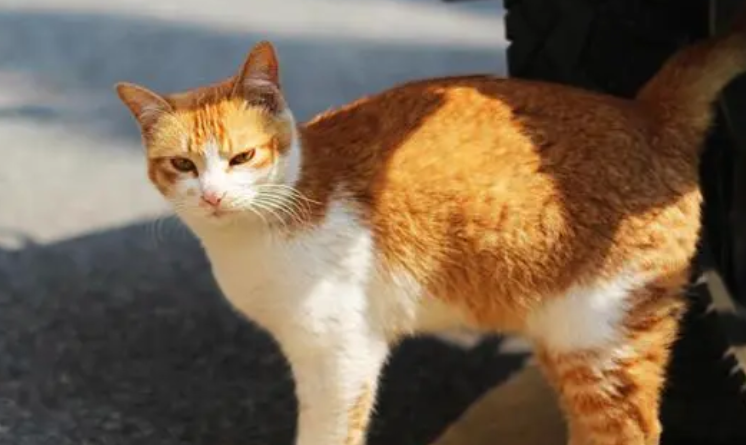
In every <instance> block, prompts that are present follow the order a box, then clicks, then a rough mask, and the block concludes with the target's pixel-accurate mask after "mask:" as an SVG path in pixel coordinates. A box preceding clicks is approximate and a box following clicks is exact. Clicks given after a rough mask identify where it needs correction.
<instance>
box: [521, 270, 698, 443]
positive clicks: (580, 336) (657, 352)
mask: <svg viewBox="0 0 746 445" xmlns="http://www.w3.org/2000/svg"><path fill="white" fill-rule="evenodd" d="M680 283H681V280H680V279H675V280H661V281H658V282H655V283H646V284H644V285H642V286H639V287H635V286H636V285H637V283H635V282H630V281H626V280H625V281H624V282H622V281H620V282H619V283H612V284H610V285H605V286H602V287H599V288H593V289H590V288H588V289H577V290H576V291H575V292H574V293H572V294H570V295H568V296H565V297H560V298H558V299H556V300H553V301H549V302H547V304H546V305H544V306H543V307H542V308H541V309H540V310H539V311H538V312H537V314H535V315H534V316H533V317H532V319H531V326H530V327H531V331H532V332H531V334H532V335H533V337H534V338H535V341H536V343H537V344H536V353H537V357H538V359H539V362H540V363H541V365H542V367H543V369H544V371H545V373H546V375H547V377H548V379H549V381H550V382H551V383H552V385H553V386H554V387H555V389H556V390H557V392H558V395H559V399H560V403H561V405H562V408H563V410H564V413H565V417H566V418H567V421H568V429H569V436H570V439H569V443H570V445H658V443H659V441H660V434H661V427H660V422H659V419H658V411H659V405H660V403H659V402H660V393H661V390H662V388H663V384H664V379H665V369H666V366H667V363H668V358H669V350H670V346H671V343H672V342H673V340H674V339H675V336H676V333H677V328H678V320H679V318H680V314H681V313H682V309H683V300H682V299H681V298H680V296H679V295H680V292H681V286H680ZM630 288H631V290H630Z"/></svg>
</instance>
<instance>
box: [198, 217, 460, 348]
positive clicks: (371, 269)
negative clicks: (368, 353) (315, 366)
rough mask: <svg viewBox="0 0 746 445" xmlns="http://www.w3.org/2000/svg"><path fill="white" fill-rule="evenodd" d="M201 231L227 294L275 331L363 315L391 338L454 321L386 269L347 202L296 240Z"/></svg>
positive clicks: (277, 333)
mask: <svg viewBox="0 0 746 445" xmlns="http://www.w3.org/2000/svg"><path fill="white" fill-rule="evenodd" d="M197 234H198V235H199V236H200V237H201V239H202V241H203V244H204V246H205V248H206V251H207V253H208V256H209V257H210V260H211V263H212V267H213V273H214V275H215V277H216V280H217V282H218V284H219V285H220V287H221V289H222V291H223V293H224V294H225V295H226V297H227V298H228V299H229V300H230V302H231V303H232V304H233V305H234V306H235V307H236V308H237V309H238V310H239V311H240V312H242V313H243V314H245V315H246V316H247V317H249V318H250V319H252V320H254V321H256V322H257V323H259V324H260V325H262V326H264V327H265V328H267V329H268V330H269V331H270V332H272V333H273V334H274V335H275V336H282V335H283V331H284V329H283V327H284V326H285V325H287V324H288V323H289V322H291V321H294V322H296V323H303V324H307V325H309V326H311V328H312V329H314V328H313V326H314V325H317V327H316V329H318V330H323V325H324V324H328V323H343V322H342V320H343V319H347V321H349V320H351V319H361V320H362V319H365V320H366V323H368V324H370V325H371V327H372V328H374V329H377V330H380V331H381V332H382V333H383V335H385V336H386V337H387V338H389V339H391V340H393V339H394V338H396V337H399V336H400V335H401V334H406V333H411V332H416V331H422V330H427V331H430V330H436V329H442V328H447V327H451V326H452V324H453V323H455V321H454V319H455V318H454V317H453V314H452V313H451V311H450V310H448V309H447V308H445V307H444V306H443V305H442V304H439V303H438V302H437V301H434V300H433V299H431V298H427V297H426V296H424V295H423V293H422V290H421V287H420V286H419V284H418V283H417V282H416V281H415V280H413V279H412V278H411V277H409V276H408V275H406V274H403V273H395V274H392V273H382V272H381V271H382V270H384V268H382V267H380V266H381V265H380V264H379V263H378V256H377V255H376V252H375V245H374V241H373V237H372V235H371V233H370V231H369V230H368V229H367V228H365V227H364V226H362V225H361V224H360V223H359V222H358V221H357V220H356V218H355V216H354V214H353V212H352V211H350V210H349V209H348V208H346V207H345V206H344V205H343V204H341V203H338V204H333V205H332V206H331V207H330V209H329V212H328V213H327V216H326V219H325V220H324V222H323V223H322V224H320V225H319V226H318V227H317V228H315V229H314V230H312V231H309V232H307V233H305V234H303V235H301V236H297V237H295V238H293V239H292V240H290V241H288V240H283V239H279V238H276V237H275V238H273V237H272V236H271V235H270V234H268V233H264V232H257V231H242V230H240V229H229V230H221V231H220V232H216V233H199V231H198V233H197Z"/></svg>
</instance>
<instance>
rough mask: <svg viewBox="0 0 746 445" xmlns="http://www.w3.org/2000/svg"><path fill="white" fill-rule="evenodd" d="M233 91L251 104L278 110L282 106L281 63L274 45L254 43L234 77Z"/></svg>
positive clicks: (273, 110)
mask: <svg viewBox="0 0 746 445" xmlns="http://www.w3.org/2000/svg"><path fill="white" fill-rule="evenodd" d="M233 92H234V94H236V95H240V96H242V97H244V98H245V99H246V100H247V101H248V102H249V103H250V104H251V105H255V106H261V107H264V108H267V109H268V110H269V111H272V112H277V111H279V110H280V109H281V108H282V97H281V93H280V64H279V62H278V60H277V53H276V52H275V48H274V46H273V45H272V44H271V43H270V42H267V41H262V42H259V43H257V44H256V45H254V47H253V48H252V49H251V51H250V52H249V55H248V56H247V57H246V60H245V61H244V63H243V65H242V66H241V69H240V70H239V72H238V74H237V75H236V77H235V78H234V84H233Z"/></svg>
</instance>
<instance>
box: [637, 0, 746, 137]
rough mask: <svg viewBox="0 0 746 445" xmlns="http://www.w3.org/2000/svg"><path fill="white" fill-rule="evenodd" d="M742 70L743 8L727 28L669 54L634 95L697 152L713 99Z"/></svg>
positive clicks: (745, 55)
mask: <svg viewBox="0 0 746 445" xmlns="http://www.w3.org/2000/svg"><path fill="white" fill-rule="evenodd" d="M745 71H746V7H742V9H741V10H740V13H739V14H738V15H737V16H736V19H735V20H734V21H733V23H732V25H731V27H730V29H729V30H728V31H727V32H725V33H724V34H722V35H720V36H716V37H712V38H709V39H706V40H703V41H701V42H698V43H696V44H694V45H692V46H690V47H687V48H685V49H683V50H681V51H679V52H678V53H676V54H674V55H673V56H672V57H671V58H670V59H669V60H668V61H667V62H666V63H665V64H664V65H663V67H662V68H661V70H660V71H659V72H658V73H657V74H656V75H655V76H653V78H652V79H651V80H650V81H649V82H648V83H647V84H646V85H645V86H643V88H642V89H641V90H640V92H639V93H638V94H637V98H636V99H637V100H638V101H639V102H642V103H644V104H645V106H646V107H647V108H649V109H650V110H652V111H653V112H654V113H656V114H657V117H658V119H659V123H660V124H661V127H662V129H663V130H672V131H673V132H675V134H676V135H677V137H678V138H682V142H684V144H683V145H686V146H687V147H689V148H688V149H689V150H691V149H697V150H701V146H702V142H703V140H704V137H705V134H706V132H707V130H708V128H709V126H710V124H711V121H712V114H713V103H714V102H715V100H717V98H718V96H719V95H720V93H721V92H722V90H723V89H724V88H725V87H726V86H727V85H728V84H729V83H730V82H731V81H732V80H733V79H735V78H736V77H738V76H739V75H740V74H742V73H744V72H745Z"/></svg>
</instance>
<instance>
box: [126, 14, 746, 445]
mask: <svg viewBox="0 0 746 445" xmlns="http://www.w3.org/2000/svg"><path fill="white" fill-rule="evenodd" d="M745 68H746V14H744V15H742V16H740V18H739V19H738V20H737V21H736V23H735V25H734V26H733V27H732V30H731V31H730V32H729V33H726V34H724V35H722V36H720V37H716V38H715V37H713V38H711V39H708V40H704V41H702V42H699V43H697V44H694V45H692V46H690V47H688V48H685V49H683V50H682V51H680V52H679V53H677V54H675V55H674V56H673V57H672V58H671V59H670V60H669V61H668V62H667V63H666V64H665V65H664V66H663V67H662V68H661V70H660V71H659V72H658V73H657V74H656V75H655V76H654V77H653V78H652V79H651V80H650V81H649V82H648V83H647V84H646V85H645V86H644V87H643V88H642V89H641V91H640V92H639V94H638V95H637V96H636V97H635V98H634V99H633V100H626V99H620V98H615V97H611V96H607V95H603V94H599V93H593V92H590V91H585V90H582V89H577V88H572V87H568V86H560V85H555V84H551V83H544V82H538V81H528V80H518V79H503V78H499V77H493V76H488V75H469V76H466V75H463V76H453V77H443V78H434V79H422V80H415V81H410V82H406V83H402V84H400V85H397V86H395V87H393V88H391V89H388V90H386V91H382V92H379V93H377V94H373V95H370V96H368V97H363V98H361V99H359V100H356V101H354V102H352V103H350V104H347V105H345V106H342V107H339V108H336V109H332V110H330V111H326V112H324V113H322V114H320V115H319V116H317V117H315V118H313V119H311V120H310V121H308V122H306V123H304V124H298V123H296V121H295V119H294V117H293V114H292V112H291V110H290V107H289V105H288V103H287V101H286V99H285V97H284V96H283V94H282V88H281V85H280V79H279V62H278V59H277V55H276V52H275V49H274V47H273V45H272V44H271V43H269V42H266V41H264V42H260V43H258V44H257V45H255V46H254V47H253V48H252V50H251V51H250V53H249V55H248V57H247V58H246V60H245V61H244V63H243V65H242V66H241V68H240V69H239V70H238V72H237V73H235V74H234V75H232V76H230V77H228V78H226V79H225V80H223V81H220V82H217V83H215V84H211V85H205V86H201V87H199V88H195V89H192V90H188V91H183V92H180V93H174V94H169V95H160V94H158V93H155V92H152V91H150V90H148V89H146V88H144V87H142V86H138V85H134V84H131V83H124V82H123V83H119V84H117V86H116V90H117V92H118V95H119V97H120V99H121V100H122V101H123V103H124V104H125V105H126V106H127V107H128V109H129V110H130V112H131V113H132V115H133V116H134V118H135V119H136V122H137V123H138V126H139V128H140V130H141V135H142V139H143V144H144V146H145V148H146V151H147V167H148V168H147V171H148V176H149V179H150V180H151V181H152V183H153V184H154V186H155V187H156V188H157V189H158V190H159V191H160V193H162V194H163V196H164V197H165V198H166V199H167V200H168V201H169V202H170V203H171V204H172V206H173V208H174V210H175V212H176V213H177V214H178V215H179V217H180V218H181V220H182V221H183V222H184V223H185V224H186V225H187V226H188V227H189V228H190V229H191V230H192V231H193V233H194V234H196V236H197V237H198V238H199V239H200V241H201V244H202V245H203V247H204V249H205V251H206V254H207V256H208V257H209V260H210V262H211V267H212V271H213V274H214V276H215V278H216V281H217V283H218V284H219V286H220V288H221V289H222V292H223V293H224V294H225V296H226V297H227V298H228V300H230V302H231V303H232V305H233V306H234V307H235V308H237V309H238V310H239V311H240V312H242V313H244V314H246V315H247V316H248V317H250V318H251V319H252V320H254V321H255V322H256V323H258V324H259V325H261V326H262V327H264V328H265V329H266V330H267V331H268V332H269V333H271V335H273V336H274V338H275V339H276V340H277V341H278V343H279V345H280V347H281V349H282V351H283V353H284V354H285V355H286V357H287V359H288V361H289V363H290V366H291V369H292V373H293V377H294V379H295V382H296V394H297V398H298V403H299V418H298V433H297V438H296V442H295V443H296V444H297V445H359V444H362V443H364V442H365V438H366V430H367V425H368V423H369V419H370V416H371V411H372V409H373V406H374V402H375V397H376V392H377V388H378V379H379V374H380V372H381V369H382V367H383V365H384V364H385V362H386V360H387V357H388V356H389V353H390V350H391V348H392V347H393V346H394V345H396V344H397V342H398V341H400V340H401V339H403V338H406V337H407V336H411V335H415V334H419V333H432V332H440V331H445V330H451V329H461V328H469V329H472V330H475V331H477V332H482V333H491V332H515V333H520V334H522V335H525V336H526V338H528V339H530V341H531V342H532V344H533V346H534V348H535V351H536V356H537V358H538V361H539V363H540V365H541V367H542V369H543V371H544V373H545V375H546V376H547V377H548V379H549V381H550V382H551V385H552V386H553V387H554V388H555V390H556V392H557V394H558V396H559V399H560V403H561V406H562V409H563V412H564V414H565V417H566V419H567V424H568V429H569V436H570V438H569V443H570V444H572V445H612V444H613V445H653V444H657V443H659V438H660V434H661V426H660V423H659V420H658V407H659V398H660V393H661V387H662V386H663V384H664V376H665V368H666V365H667V362H668V358H669V349H670V345H671V343H672V341H673V340H674V339H675V337H676V335H677V325H678V320H679V318H680V316H681V314H682V312H683V311H684V310H685V303H684V299H683V296H682V294H683V291H684V288H685V286H686V285H687V280H688V277H689V272H690V262H691V259H692V257H693V255H694V254H695V251H696V247H697V242H698V231H699V228H700V218H699V216H700V204H701V200H702V199H701V194H700V190H699V181H698V163H699V155H700V150H701V147H702V146H703V141H704V138H705V136H706V134H707V131H708V129H709V126H710V124H711V120H712V113H713V112H712V108H713V102H714V101H715V100H716V99H717V97H718V95H719V93H720V92H721V90H722V89H723V88H724V87H725V86H726V85H727V84H728V83H729V82H730V81H731V80H732V79H734V78H735V77H736V76H737V75H739V74H740V73H742V72H743V71H744V69H745ZM495 440H499V438H496V439H495Z"/></svg>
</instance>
